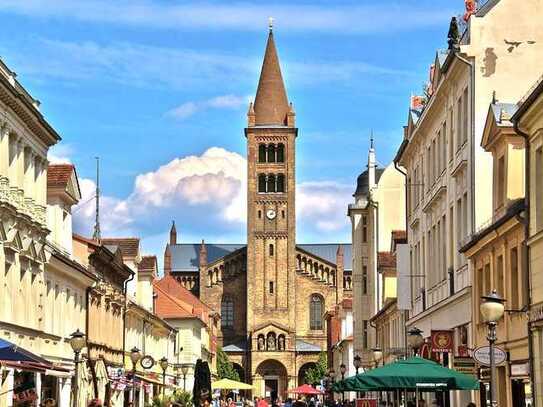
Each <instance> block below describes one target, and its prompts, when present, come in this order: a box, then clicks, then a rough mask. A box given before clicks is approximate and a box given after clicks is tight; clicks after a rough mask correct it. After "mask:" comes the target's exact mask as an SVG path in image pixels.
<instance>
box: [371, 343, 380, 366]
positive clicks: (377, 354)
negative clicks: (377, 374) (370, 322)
mask: <svg viewBox="0 0 543 407" xmlns="http://www.w3.org/2000/svg"><path fill="white" fill-rule="evenodd" d="M372 351H373V360H374V361H375V366H376V367H379V362H380V361H381V359H383V351H382V350H381V348H380V347H376V348H373V349H372Z"/></svg>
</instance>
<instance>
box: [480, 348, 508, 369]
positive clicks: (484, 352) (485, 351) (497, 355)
mask: <svg viewBox="0 0 543 407" xmlns="http://www.w3.org/2000/svg"><path fill="white" fill-rule="evenodd" d="M473 359H475V360H476V361H477V363H479V364H480V365H483V366H490V346H480V347H478V348H477V349H475V350H474V351H473ZM506 359H507V353H505V351H504V350H503V349H500V348H498V347H497V346H494V362H495V363H496V365H501V364H502V363H503V362H505V360H506Z"/></svg>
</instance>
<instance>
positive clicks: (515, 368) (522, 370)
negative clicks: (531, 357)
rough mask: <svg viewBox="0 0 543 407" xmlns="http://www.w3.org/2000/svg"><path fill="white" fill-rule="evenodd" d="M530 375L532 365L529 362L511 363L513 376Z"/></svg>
mask: <svg viewBox="0 0 543 407" xmlns="http://www.w3.org/2000/svg"><path fill="white" fill-rule="evenodd" d="M529 375H530V365H529V364H528V362H525V363H514V364H511V376H529Z"/></svg>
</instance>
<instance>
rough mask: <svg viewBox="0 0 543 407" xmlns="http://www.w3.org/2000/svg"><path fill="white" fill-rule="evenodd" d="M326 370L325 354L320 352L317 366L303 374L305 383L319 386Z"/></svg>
mask: <svg viewBox="0 0 543 407" xmlns="http://www.w3.org/2000/svg"><path fill="white" fill-rule="evenodd" d="M327 369H328V360H327V357H326V352H321V353H320V355H319V360H318V362H317V364H316V365H315V366H314V367H311V368H309V369H307V371H306V372H305V377H304V379H305V382H306V383H307V384H312V385H317V384H320V382H321V380H322V379H324V376H325V375H326V371H327Z"/></svg>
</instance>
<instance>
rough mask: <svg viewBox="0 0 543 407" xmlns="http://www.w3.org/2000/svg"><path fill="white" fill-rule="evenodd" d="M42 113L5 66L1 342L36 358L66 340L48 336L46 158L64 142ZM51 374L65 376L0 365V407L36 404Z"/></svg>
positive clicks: (0, 152)
mask: <svg viewBox="0 0 543 407" xmlns="http://www.w3.org/2000/svg"><path fill="white" fill-rule="evenodd" d="M39 105H40V104H39V102H38V101H37V100H36V99H34V98H33V97H32V96H31V95H30V94H28V92H27V91H26V90H25V89H24V88H23V87H22V86H21V84H20V83H19V82H18V81H17V79H16V74H15V73H14V72H13V71H11V70H10V69H9V68H8V67H7V66H6V65H5V64H4V63H3V62H2V61H1V60H0V290H1V292H2V295H0V339H2V340H6V341H9V342H11V343H12V344H13V345H14V346H16V347H18V348H21V349H24V350H27V351H30V352H32V353H33V354H35V355H38V356H39V355H42V354H50V353H54V351H52V348H53V347H54V346H55V345H56V344H57V343H58V344H59V345H58V346H63V345H62V344H63V343H64V341H65V339H66V337H65V332H62V335H58V336H51V335H50V334H49V332H46V330H45V319H44V304H43V301H44V296H43V294H44V291H45V288H44V287H45V278H44V271H45V263H46V261H47V258H46V257H47V256H46V251H45V244H46V236H47V234H48V228H47V217H46V205H47V151H48V149H49V147H51V146H53V145H54V144H56V143H57V142H58V141H59V140H60V137H59V135H58V134H57V132H56V131H55V130H54V129H53V128H52V127H51V125H50V124H49V123H48V122H47V121H46V119H45V118H44V116H43V115H42V114H41V113H40V111H39ZM55 342H56V343H55ZM47 370H49V371H50V374H54V373H56V372H58V374H64V373H66V371H65V370H64V369H62V371H60V370H57V369H55V366H53V365H52V364H51V363H50V362H48V361H45V360H43V359H42V360H41V361H40V362H37V365H34V366H33V367H32V366H30V365H29V364H27V363H24V362H20V363H19V362H17V363H11V362H9V361H0V406H2V407H3V406H11V405H12V404H13V402H14V400H21V398H23V397H27V398H31V399H37V402H39V401H40V400H41V397H42V391H41V382H42V378H44V377H45V376H46V373H47ZM52 370H55V372H52ZM19 383H24V384H25V385H27V387H28V388H29V391H28V392H26V393H24V394H23V392H20V391H19V390H18V389H20V387H18V386H16V385H17V384H19ZM14 388H16V389H15V391H14Z"/></svg>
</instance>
